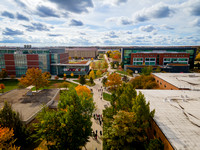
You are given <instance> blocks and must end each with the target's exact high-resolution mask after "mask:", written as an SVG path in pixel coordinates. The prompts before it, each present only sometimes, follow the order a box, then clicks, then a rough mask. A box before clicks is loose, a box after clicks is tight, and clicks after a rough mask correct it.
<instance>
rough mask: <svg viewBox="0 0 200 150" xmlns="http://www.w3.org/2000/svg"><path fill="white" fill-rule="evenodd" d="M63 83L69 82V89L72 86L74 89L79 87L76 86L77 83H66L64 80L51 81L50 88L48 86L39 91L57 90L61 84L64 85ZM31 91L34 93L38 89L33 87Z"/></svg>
mask: <svg viewBox="0 0 200 150" xmlns="http://www.w3.org/2000/svg"><path fill="white" fill-rule="evenodd" d="M62 82H67V83H69V87H70V86H72V87H76V86H77V84H75V83H71V82H68V81H64V80H50V83H49V86H48V87H44V88H40V89H39V90H43V89H53V88H57V86H58V84H59V83H62ZM31 90H32V91H35V90H36V89H35V87H33V88H32V89H31Z"/></svg>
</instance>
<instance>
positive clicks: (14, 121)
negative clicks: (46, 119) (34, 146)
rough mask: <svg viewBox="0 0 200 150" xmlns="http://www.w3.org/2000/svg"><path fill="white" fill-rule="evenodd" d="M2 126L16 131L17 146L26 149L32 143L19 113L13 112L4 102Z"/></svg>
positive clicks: (0, 121) (0, 116) (1, 114)
mask: <svg viewBox="0 0 200 150" xmlns="http://www.w3.org/2000/svg"><path fill="white" fill-rule="evenodd" d="M0 124H1V126H2V127H7V128H9V129H10V130H11V129H13V130H14V139H16V142H15V144H16V145H17V146H21V147H22V148H23V147H25V146H26V145H28V144H29V143H30V138H29V131H28V129H26V128H25V126H24V125H23V123H22V121H21V119H20V117H19V113H16V112H14V111H13V110H12V107H11V105H10V104H8V103H7V102H6V101H5V102H4V107H3V109H2V110H1V111H0Z"/></svg>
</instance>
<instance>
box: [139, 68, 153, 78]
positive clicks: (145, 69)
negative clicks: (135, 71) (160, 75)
mask: <svg viewBox="0 0 200 150" xmlns="http://www.w3.org/2000/svg"><path fill="white" fill-rule="evenodd" d="M152 71H153V68H152V66H148V67H144V68H142V71H141V75H145V76H148V75H150V74H151V73H152Z"/></svg>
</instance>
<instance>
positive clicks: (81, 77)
mask: <svg viewBox="0 0 200 150" xmlns="http://www.w3.org/2000/svg"><path fill="white" fill-rule="evenodd" d="M85 83H86V80H85V76H84V75H81V76H80V84H81V85H84V84H85Z"/></svg>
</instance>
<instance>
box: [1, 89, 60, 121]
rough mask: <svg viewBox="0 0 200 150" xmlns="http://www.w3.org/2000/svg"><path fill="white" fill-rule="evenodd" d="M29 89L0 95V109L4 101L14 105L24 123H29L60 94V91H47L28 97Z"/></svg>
mask: <svg viewBox="0 0 200 150" xmlns="http://www.w3.org/2000/svg"><path fill="white" fill-rule="evenodd" d="M28 92H30V90H28V89H15V90H12V91H10V92H7V93H5V94H3V95H0V109H1V108H3V106H4V101H7V102H8V103H9V104H11V105H12V108H13V109H14V110H15V111H16V112H19V114H20V116H21V117H22V118H21V119H22V121H23V122H25V123H29V122H30V121H31V120H32V119H34V117H35V116H36V115H37V113H38V112H39V111H40V110H41V109H42V107H43V105H47V106H48V105H50V104H51V103H52V102H53V99H54V97H55V96H56V95H57V93H58V92H59V90H58V89H46V90H42V91H40V92H38V93H37V94H35V93H33V95H27V93H28Z"/></svg>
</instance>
